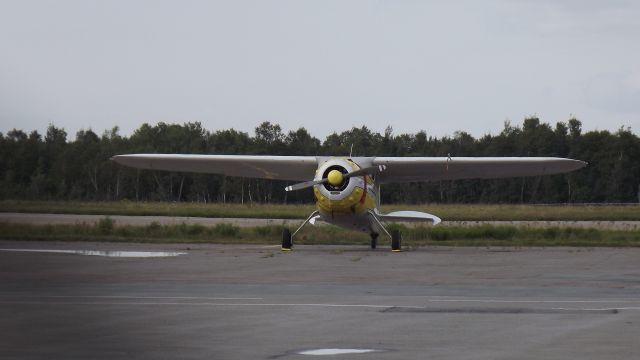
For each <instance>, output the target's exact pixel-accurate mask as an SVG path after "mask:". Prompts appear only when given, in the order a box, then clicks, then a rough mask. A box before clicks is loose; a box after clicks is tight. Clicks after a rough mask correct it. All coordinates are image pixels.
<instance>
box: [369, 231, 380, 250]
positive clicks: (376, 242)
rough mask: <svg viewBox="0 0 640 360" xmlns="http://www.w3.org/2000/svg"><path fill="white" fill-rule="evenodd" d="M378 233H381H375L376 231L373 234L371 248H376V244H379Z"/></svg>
mask: <svg viewBox="0 0 640 360" xmlns="http://www.w3.org/2000/svg"><path fill="white" fill-rule="evenodd" d="M378 235H379V234H375V233H373V234H371V248H372V249H375V248H376V246H377V245H378Z"/></svg>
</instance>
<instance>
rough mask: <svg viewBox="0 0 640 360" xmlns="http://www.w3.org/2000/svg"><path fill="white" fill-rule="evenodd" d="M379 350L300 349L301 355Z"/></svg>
mask: <svg viewBox="0 0 640 360" xmlns="http://www.w3.org/2000/svg"><path fill="white" fill-rule="evenodd" d="M377 351H379V350H374V349H315V350H305V351H300V352H298V354H300V355H320V356H322V355H347V354H366V353H372V352H377Z"/></svg>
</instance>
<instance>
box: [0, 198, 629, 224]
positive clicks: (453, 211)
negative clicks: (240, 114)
mask: <svg viewBox="0 0 640 360" xmlns="http://www.w3.org/2000/svg"><path fill="white" fill-rule="evenodd" d="M313 210H315V205H313V204H302V205H287V204H252V205H242V204H220V203H209V204H204V203H175V202H133V201H126V200H123V201H92V202H79V201H16V200H3V201H0V211H2V212H26V213H55V214H91V215H141V216H145V215H147V216H195V217H210V218H229V217H233V218H271V219H304V218H306V216H307V215H308V214H309V213H311V212H312V211H313ZM381 210H382V211H383V212H391V211H397V210H416V211H424V212H428V213H432V214H435V215H438V216H439V217H441V218H442V219H444V220H449V221H510V220H511V221H516V220H519V221H553V220H566V221H580V220H582V221H621V220H626V221H634V220H640V206H638V205H630V206H621V205H603V206H593V205H591V206H571V205H549V206H546V205H545V206H540V205H507V204H502V205H501V204H423V205H408V204H390V205H383V206H382V209H381Z"/></svg>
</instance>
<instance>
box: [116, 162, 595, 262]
mask: <svg viewBox="0 0 640 360" xmlns="http://www.w3.org/2000/svg"><path fill="white" fill-rule="evenodd" d="M112 160H114V161H115V162H117V163H119V164H122V165H126V166H130V167H134V168H138V169H149V170H166V171H178V172H196V173H208V174H221V175H226V176H241V177H247V178H261V179H273V180H289V181H301V182H299V183H296V184H294V185H289V186H287V187H286V188H285V190H286V191H294V190H300V189H305V188H309V187H313V194H314V197H315V200H316V205H317V209H316V210H315V211H314V212H312V213H311V214H310V215H309V217H307V219H306V220H305V221H304V222H303V223H302V224H301V225H300V226H299V227H298V228H297V229H296V230H295V231H294V232H293V233H291V232H290V230H289V229H287V228H284V230H283V232H282V250H284V251H287V250H291V248H292V245H293V238H294V236H295V235H296V234H297V233H298V232H299V231H300V230H301V229H302V228H303V227H304V226H305V225H306V224H307V223H311V224H315V222H316V220H322V221H324V222H327V223H331V224H335V225H338V226H341V227H345V228H351V229H357V230H360V231H365V232H367V233H369V234H370V236H371V248H375V247H376V245H377V239H378V236H379V234H380V233H385V234H386V235H387V236H388V237H389V238H390V239H391V249H392V250H393V251H400V250H401V243H400V240H401V237H400V232H399V231H398V230H393V231H391V232H390V231H388V230H387V229H386V227H385V226H384V225H383V223H384V222H427V223H432V224H434V225H435V224H438V223H439V222H440V221H441V220H440V218H439V217H437V216H435V215H432V214H427V213H424V212H418V211H395V212H391V213H388V214H382V213H380V211H379V210H378V207H379V206H380V184H386V183H393V182H415V181H439V180H455V179H490V178H503V177H522V176H539V175H551V174H561V173H566V172H570V171H574V170H577V169H580V168H582V167H584V166H586V163H585V162H583V161H579V160H572V159H565V158H555V157H450V156H447V157H351V156H349V157H326V156H258V155H179V154H129V155H117V156H114V157H113V158H112ZM314 172H315V176H314ZM312 177H313V178H312Z"/></svg>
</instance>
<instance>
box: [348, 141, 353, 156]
mask: <svg viewBox="0 0 640 360" xmlns="http://www.w3.org/2000/svg"><path fill="white" fill-rule="evenodd" d="M351 154H353V144H351V150H349V158H351Z"/></svg>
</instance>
